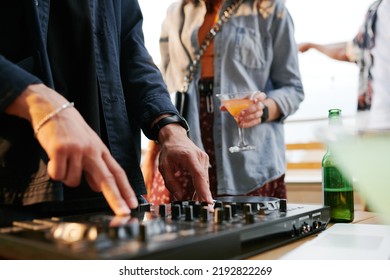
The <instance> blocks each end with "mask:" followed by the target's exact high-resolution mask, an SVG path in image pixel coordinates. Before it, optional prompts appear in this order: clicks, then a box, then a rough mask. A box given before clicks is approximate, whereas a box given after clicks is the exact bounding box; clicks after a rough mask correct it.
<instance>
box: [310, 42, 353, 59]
mask: <svg viewBox="0 0 390 280" xmlns="http://www.w3.org/2000/svg"><path fill="white" fill-rule="evenodd" d="M311 47H312V48H314V49H316V50H317V51H319V52H321V53H323V54H325V55H326V56H328V57H330V58H333V59H336V60H340V61H349V59H348V57H347V55H346V47H347V43H346V42H341V43H334V44H326V45H321V44H311Z"/></svg>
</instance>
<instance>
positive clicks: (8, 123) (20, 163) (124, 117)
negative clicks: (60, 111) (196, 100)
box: [0, 0, 177, 204]
mask: <svg viewBox="0 0 390 280" xmlns="http://www.w3.org/2000/svg"><path fill="white" fill-rule="evenodd" d="M25 3H28V5H29V6H28V7H27V11H28V15H29V16H31V19H32V20H31V22H30V23H31V24H28V26H27V27H26V28H27V30H28V34H34V36H33V38H34V39H33V40H32V41H31V46H32V51H31V53H33V64H34V65H35V66H37V65H39V74H37V73H38V72H37V73H35V72H32V71H26V70H24V69H23V68H22V67H20V65H21V64H22V63H20V64H19V65H17V61H11V60H9V59H8V58H7V57H6V56H5V55H4V54H2V53H0V204H12V203H13V204H32V203H37V202H42V201H51V200H61V186H60V184H59V183H58V182H52V181H51V180H50V179H49V178H48V176H47V174H46V161H47V159H46V155H45V153H44V152H43V150H42V148H41V147H40V145H39V143H38V142H37V141H36V140H35V138H34V136H33V131H32V129H31V125H30V124H29V123H28V122H27V121H25V120H21V119H18V118H16V117H13V116H10V115H7V114H5V113H4V110H5V109H6V108H7V106H8V105H9V104H10V103H12V101H13V100H14V99H15V98H16V97H18V95H19V94H21V93H22V92H23V90H25V89H26V87H27V86H28V85H29V84H34V83H35V84H36V83H40V82H41V81H43V82H44V83H45V84H46V85H48V86H50V87H53V78H52V74H51V69H50V64H49V60H48V54H47V48H46V38H47V31H48V22H49V11H50V0H28V1H25ZM89 5H90V11H91V18H92V27H93V34H94V36H93V38H94V39H93V40H94V46H95V64H96V65H95V69H96V76H97V78H98V84H99V92H100V95H101V100H102V104H101V105H102V108H103V115H104V121H105V124H106V131H107V134H108V140H109V143H108V146H109V149H110V151H111V152H112V154H113V156H114V158H115V159H116V160H117V161H118V162H119V164H120V165H121V166H122V167H123V168H124V170H125V171H126V173H127V175H128V178H129V181H130V183H131V185H132V187H133V188H134V190H135V191H136V193H137V194H143V193H145V187H144V182H143V176H142V173H141V171H140V168H139V160H140V155H141V152H140V151H141V148H140V129H142V130H143V132H144V134H145V135H146V136H147V137H149V138H153V137H152V134H151V131H150V125H151V122H152V121H153V120H154V119H155V118H156V117H157V116H159V115H161V114H165V113H172V114H176V113H177V111H176V109H175V107H174V106H173V104H172V102H171V99H170V97H169V94H168V91H167V89H166V86H165V84H164V82H163V79H162V77H161V73H160V71H159V70H158V68H157V67H156V66H155V65H154V63H153V61H152V58H151V57H150V55H149V53H148V52H147V50H146V48H145V46H144V38H143V33H142V19H143V18H142V14H141V10H140V7H139V4H138V1H137V0H111V1H98V0H90V1H89ZM18 9H19V8H18ZM14 12H15V13H21V9H19V10H16V11H14ZM0 13H1V12H0ZM7 28H11V29H12V28H13V26H8V27H7ZM1 30H3V29H0V31H1ZM15 32H16V30H15ZM26 36H27V34H26ZM2 37H3V34H2V33H0V44H1V42H3V39H2ZM33 68H34V69H35V68H36V67H33Z"/></svg>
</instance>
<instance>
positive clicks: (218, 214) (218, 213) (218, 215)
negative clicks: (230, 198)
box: [214, 208, 224, 224]
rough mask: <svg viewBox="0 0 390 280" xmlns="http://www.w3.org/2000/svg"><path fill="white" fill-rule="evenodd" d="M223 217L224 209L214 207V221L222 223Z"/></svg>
mask: <svg viewBox="0 0 390 280" xmlns="http://www.w3.org/2000/svg"><path fill="white" fill-rule="evenodd" d="M223 217H224V211H223V209H222V208H215V209H214V222H215V223H216V224H222V222H223Z"/></svg>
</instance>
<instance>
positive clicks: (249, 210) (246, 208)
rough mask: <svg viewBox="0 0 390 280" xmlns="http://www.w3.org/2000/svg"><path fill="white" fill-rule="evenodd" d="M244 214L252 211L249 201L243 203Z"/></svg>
mask: <svg viewBox="0 0 390 280" xmlns="http://www.w3.org/2000/svg"><path fill="white" fill-rule="evenodd" d="M243 211H244V215H246V214H247V213H251V212H252V204H250V203H247V204H244V209H243Z"/></svg>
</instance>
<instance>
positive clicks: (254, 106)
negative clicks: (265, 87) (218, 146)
mask: <svg viewBox="0 0 390 280" xmlns="http://www.w3.org/2000/svg"><path fill="white" fill-rule="evenodd" d="M218 98H219V99H220V100H221V107H220V110H222V111H228V112H229V113H230V114H231V115H232V116H233V117H234V119H235V120H236V122H237V125H238V133H239V143H238V144H237V145H236V146H232V147H230V148H229V151H230V152H231V153H235V152H241V151H248V150H254V149H255V147H254V146H252V145H249V144H247V143H246V142H245V137H244V130H243V129H244V128H248V127H252V126H255V125H258V124H259V123H260V122H261V116H262V115H263V109H264V105H263V103H262V101H264V100H265V99H266V95H265V93H263V92H260V91H255V92H241V93H226V94H219V95H218Z"/></svg>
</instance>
